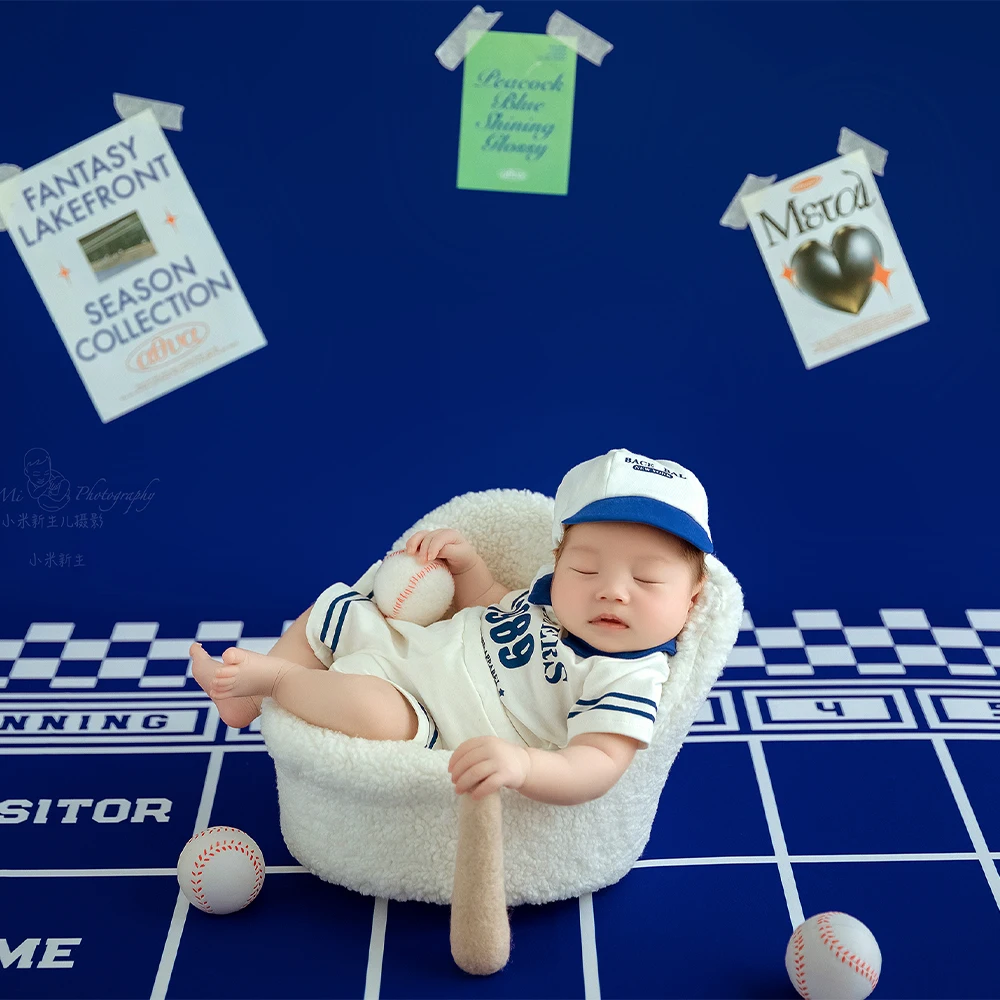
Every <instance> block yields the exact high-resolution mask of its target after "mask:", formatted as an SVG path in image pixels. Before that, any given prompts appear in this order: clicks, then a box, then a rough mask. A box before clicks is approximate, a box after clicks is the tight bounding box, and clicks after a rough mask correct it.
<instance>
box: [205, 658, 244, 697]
mask: <svg viewBox="0 0 1000 1000" xmlns="http://www.w3.org/2000/svg"><path fill="white" fill-rule="evenodd" d="M239 673H240V668H239V667H237V666H228V665H227V664H224V663H223V664H221V665H220V666H217V667H216V668H215V676H214V677H213V678H212V691H211V697H213V698H215V697H217V696H222V695H226V694H228V693H229V692H230V691H232V689H233V688H234V687H235V686H236V678H237V677H238V676H239Z"/></svg>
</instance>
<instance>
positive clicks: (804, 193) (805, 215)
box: [741, 150, 927, 368]
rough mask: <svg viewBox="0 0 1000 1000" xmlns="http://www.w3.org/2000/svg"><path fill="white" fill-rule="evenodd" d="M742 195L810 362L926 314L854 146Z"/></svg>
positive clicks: (766, 263)
mask: <svg viewBox="0 0 1000 1000" xmlns="http://www.w3.org/2000/svg"><path fill="white" fill-rule="evenodd" d="M741 204H742V206H743V210H744V212H745V213H746V217H747V219H748V221H749V223H750V228H751V229H752V231H753V235H754V239H755V240H756V241H757V247H758V249H759V250H760V253H761V256H762V257H763V259H764V266H765V268H766V269H767V273H768V275H769V276H770V278H771V282H772V283H773V285H774V289H775V291H776V292H777V294H778V299H779V301H780V302H781V308H782V309H783V310H784V313H785V317H786V319H787V320H788V325H789V326H790V327H791V329H792V334H793V336H794V337H795V342H796V344H798V348H799V352H800V353H801V355H802V360H803V362H804V363H805V366H806V368H815V367H816V366H817V365H822V364H825V363H826V362H827V361H833V360H834V359H835V358H839V357H843V356H844V355H845V354H851V353H853V352H854V351H859V350H861V349H862V348H863V347H868V346H869V345H870V344H875V343H878V342H879V341H880V340H885V339H886V338H888V337H892V336H895V335H896V334H897V333H903V332H904V331H906V330H911V329H913V328H914V327H915V326H920V325H921V324H922V323H926V322H927V313H926V311H925V310H924V304H923V302H922V301H921V298H920V293H919V292H918V291H917V286H916V285H915V284H914V281H913V276H912V275H911V274H910V269H909V267H908V266H907V263H906V258H905V257H904V256H903V250H902V248H901V247H900V245H899V240H898V239H897V238H896V233H895V231H894V230H893V228H892V223H891V222H890V220H889V214H888V212H887V211H886V207H885V203H884V202H883V200H882V196H881V194H880V192H879V190H878V188H877V187H876V185H875V179H874V177H873V176H872V172H871V169H870V167H869V165H868V161H867V159H866V158H865V155H864V153H863V152H861V151H860V150H855V151H854V152H852V153H848V154H847V155H845V156H841V157H839V158H837V159H836V160H831V161H830V162H829V163H823V164H821V165H820V166H818V167H813V168H812V169H810V170H805V171H803V172H802V173H801V174H796V175H795V176H794V177H789V178H788V179H787V180H784V181H780V182H778V183H777V184H772V185H770V186H768V187H766V188H763V189H762V190H760V191H756V192H754V193H753V194H750V195H747V196H746V197H745V198H743V199H742V200H741Z"/></svg>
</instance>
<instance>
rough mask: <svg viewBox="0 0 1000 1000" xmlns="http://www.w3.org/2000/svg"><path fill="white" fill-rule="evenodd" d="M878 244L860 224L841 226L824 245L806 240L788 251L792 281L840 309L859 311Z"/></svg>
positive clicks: (869, 288) (877, 255) (867, 292)
mask: <svg viewBox="0 0 1000 1000" xmlns="http://www.w3.org/2000/svg"><path fill="white" fill-rule="evenodd" d="M876 261H878V263H879V264H881V263H882V244H881V243H879V241H878V237H877V236H876V235H875V234H874V233H873V232H872V231H871V230H870V229H866V228H865V227H864V226H841V227H840V228H839V229H838V230H837V231H836V232H835V233H834V234H833V237H832V238H831V239H830V245H829V246H828V247H827V246H824V245H823V244H822V243H819V242H817V241H816V240H806V242H805V243H803V244H802V245H801V246H800V247H798V249H797V250H796V251H795V253H793V254H792V259H791V261H790V266H791V268H792V270H793V271H794V272H795V284H796V286H797V287H798V288H799V289H801V290H802V291H803V292H805V293H806V295H809V296H811V297H812V298H814V299H816V300H817V301H818V302H822V303H823V304H824V305H827V306H832V307H833V308H834V309H840V310H841V311H842V312H849V313H859V312H861V307H862V306H863V305H864V304H865V302H866V301H867V299H868V296H869V295H870V294H871V291H872V275H873V274H874V273H875V262H876Z"/></svg>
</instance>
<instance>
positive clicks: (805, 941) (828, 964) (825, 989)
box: [785, 912, 882, 1000]
mask: <svg viewBox="0 0 1000 1000" xmlns="http://www.w3.org/2000/svg"><path fill="white" fill-rule="evenodd" d="M785 968H786V969H787V970H788V976H789V978H790V979H791V980H792V985H793V986H794V987H795V989H796V990H797V991H798V994H799V996H801V997H804V998H806V1000H864V998H865V997H866V996H868V994H869V993H871V991H872V990H873V989H875V987H876V985H877V984H878V977H879V973H880V972H881V971H882V952H881V951H879V947H878V942H877V941H876V940H875V936H874V935H873V934H872V932H871V931H870V930H868V928H867V927H865V925H864V924H863V923H861V921H860V920H858V919H856V918H855V917H852V916H849V915H848V914H846V913H837V912H830V913H819V914H817V915H816V916H814V917H810V918H809V919H808V920H807V921H806V922H805V923H803V924H799V926H798V927H796V928H795V933H794V934H792V937H791V940H790V941H789V942H788V948H787V949H786V950H785Z"/></svg>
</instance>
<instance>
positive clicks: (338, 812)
mask: <svg viewBox="0 0 1000 1000" xmlns="http://www.w3.org/2000/svg"><path fill="white" fill-rule="evenodd" d="M552 509H553V501H552V499H551V498H550V497H546V496H543V495H541V494H539V493H532V492H529V491H527V490H486V491H484V492H479V493H466V494H463V495H462V496H458V497H455V498H454V499H453V500H450V501H448V503H445V504H443V505H442V506H440V507H438V508H437V509H435V510H433V511H431V512H430V513H429V514H428V515H427V516H426V517H424V518H422V519H421V520H420V521H418V522H417V523H416V524H415V525H413V527H412V528H410V529H409V530H408V531H406V532H404V533H403V534H402V535H401V536H400V537H399V539H398V540H397V541H396V543H395V544H394V545H393V546H392V549H396V548H401V547H402V545H403V543H404V541H405V540H406V538H408V537H409V536H410V535H411V534H412V533H413V532H414V531H419V530H422V529H426V528H435V527H453V528H456V529H458V530H459V531H460V532H462V534H463V535H465V537H466V538H468V539H469V541H471V542H472V544H473V545H474V546H475V547H476V549H477V550H478V551H479V552H480V553H481V554H482V556H483V559H484V560H485V562H486V564H487V565H488V566H489V568H490V570H491V571H492V573H493V575H494V578H495V579H496V580H497V581H498V582H501V583H503V584H505V585H507V586H508V587H509V588H510V589H511V590H515V589H517V588H519V587H527V586H528V585H529V584H530V583H531V581H532V579H533V578H534V575H535V574H536V573H537V572H538V570H539V568H540V567H541V566H543V565H544V564H546V563H550V562H551V561H552V540H551V527H552ZM706 562H707V564H708V573H709V578H708V581H707V583H706V584H705V588H704V590H703V593H702V596H701V598H700V599H699V602H698V604H697V605H696V607H695V610H694V612H693V614H692V616H691V619H690V621H689V622H688V624H687V626H686V627H685V629H684V632H683V633H682V635H681V636H680V638H679V639H678V641H677V654H676V656H674V657H672V659H671V670H670V677H669V679H668V681H667V683H666V684H665V685H664V689H663V694H662V697H661V700H660V706H659V711H658V713H657V719H656V725H655V728H654V734H653V739H652V742H651V743H650V745H649V747H648V748H647V749H646V750H641V751H639V752H638V753H637V754H636V756H635V760H634V761H633V763H632V765H631V766H630V767H629V768H628V770H627V771H626V772H625V774H624V775H623V776H622V778H621V779H620V780H619V781H618V783H617V784H616V785H615V787H614V788H612V789H611V791H610V792H608V793H607V794H606V795H604V796H602V797H601V798H598V799H594V800H593V801H591V802H585V803H583V804H581V805H577V806H554V805H548V804H545V803H541V802H535V801H533V800H531V799H527V798H525V797H524V796H522V795H520V794H519V793H518V792H515V791H511V790H509V789H503V790H501V793H500V794H501V799H502V803H503V845H504V877H505V888H506V895H507V904H508V905H509V906H515V905H519V904H521V903H545V902H550V901H552V900H557V899H567V898H570V897H574V896H579V895H580V894H581V893H584V892H590V891H593V890H596V889H600V888H603V887H604V886H607V885H611V884H612V883H614V882H617V881H618V880H619V879H620V878H622V877H623V876H624V875H625V874H626V873H627V872H628V871H629V869H630V868H631V867H632V866H633V864H635V862H636V860H637V859H638V858H639V856H640V855H641V854H642V851H643V849H644V847H645V846H646V842H647V841H648V839H649V833H650V830H651V828H652V825H653V817H654V815H655V813H656V807H657V805H658V803H659V798H660V792H661V791H662V789H663V784H664V782H665V781H666V779H667V774H668V772H669V770H670V766H671V764H672V763H673V761H674V758H675V757H676V756H677V753H678V751H679V750H680V747H681V744H682V742H683V740H684V737H685V735H686V733H687V732H688V730H689V728H690V727H691V724H692V723H693V722H694V720H695V718H696V716H697V715H698V711H699V709H700V708H701V706H702V705H703V703H704V701H705V699H706V697H707V696H708V693H709V691H710V689H711V687H712V685H713V684H714V682H715V681H716V679H717V678H718V676H719V674H720V673H721V671H722V668H723V667H724V666H725V663H726V659H727V657H728V655H729V651H730V649H731V648H732V647H733V645H734V644H735V642H736V637H737V634H738V631H739V626H740V621H741V619H742V615H743V593H742V591H741V590H740V587H739V584H738V583H737V582H736V579H735V577H734V576H733V575H732V573H730V572H729V570H728V569H726V567H725V566H723V565H722V563H721V562H719V561H718V560H717V559H715V558H714V557H713V556H708V557H706ZM378 565H379V564H378V563H375V564H374V565H373V566H372V567H371V568H370V569H369V570H368V572H367V573H365V575H364V576H363V577H362V578H361V580H360V581H358V583H357V584H356V585H355V589H356V590H357V591H358V592H359V593H363V594H370V593H371V589H372V579H373V577H374V573H375V570H376V568H377V567H378ZM450 613H451V612H449V614H450ZM261 732H262V733H263V736H264V740H265V742H266V744H267V749H268V752H269V753H270V755H271V757H272V758H273V760H274V767H275V773H276V775H277V784H278V800H279V807H280V812H281V833H282V836H283V837H284V839H285V843H286V844H287V845H288V849H289V851H290V852H291V853H292V855H293V856H294V857H296V858H297V859H298V860H299V862H300V863H301V864H302V865H303V866H304V867H305V868H307V869H308V870H309V871H311V872H313V873H314V874H315V875H317V876H319V877H320V878H322V879H325V880H326V881H328V882H334V883H336V884H338V885H343V886H347V887H348V888H351V889H354V890H356V891H358V892H361V893H365V894H367V895H370V896H379V897H387V898H389V899H399V900H407V899H418V900H424V901H427V902H434V903H449V902H450V901H451V894H452V884H453V880H454V874H455V852H456V845H457V831H458V796H457V795H456V794H455V791H454V787H453V785H452V783H451V778H450V776H449V774H448V760H449V758H450V756H451V754H450V751H447V750H428V749H426V748H424V747H421V746H417V745H416V744H413V743H405V742H392V741H373V740H362V739H356V738H352V737H348V736H345V735H343V734H342V733H337V732H332V731H330V730H325V729H320V728H317V727H316V726H312V725H310V724H309V723H307V722H304V721H303V720H301V719H299V718H297V717H295V716H293V715H291V714H289V713H288V712H286V711H284V709H282V708H280V707H279V706H278V705H276V704H275V703H274V702H273V701H271V700H270V699H267V700H265V701H264V705H263V711H262V715H261Z"/></svg>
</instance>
